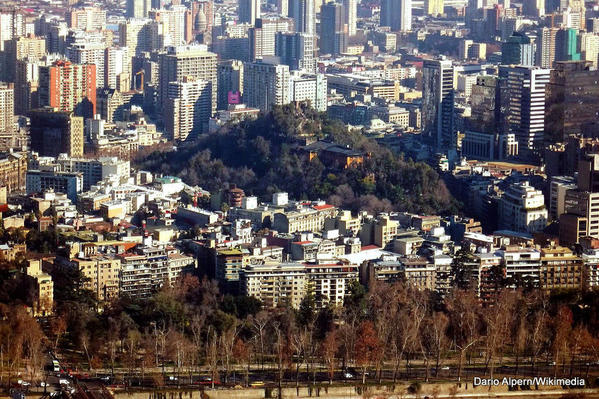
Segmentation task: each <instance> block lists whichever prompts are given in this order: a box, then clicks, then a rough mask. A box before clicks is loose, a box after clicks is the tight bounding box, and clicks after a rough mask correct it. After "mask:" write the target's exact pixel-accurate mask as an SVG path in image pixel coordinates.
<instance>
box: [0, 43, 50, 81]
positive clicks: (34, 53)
mask: <svg viewBox="0 0 599 399" xmlns="http://www.w3.org/2000/svg"><path fill="white" fill-rule="evenodd" d="M4 45H5V57H6V81H7V82H14V81H15V68H16V64H17V61H19V60H25V59H27V60H29V61H32V62H33V61H36V60H39V59H41V58H42V57H44V56H45V55H46V41H45V40H44V39H43V38H41V37H35V36H21V37H16V38H14V39H12V40H10V41H8V42H6V43H5V44H4Z"/></svg>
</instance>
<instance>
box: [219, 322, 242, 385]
mask: <svg viewBox="0 0 599 399" xmlns="http://www.w3.org/2000/svg"><path fill="white" fill-rule="evenodd" d="M238 327H239V324H238V321H237V319H235V320H234V321H233V324H232V325H231V326H229V328H227V329H226V330H225V331H223V333H222V334H221V336H220V346H221V348H222V358H223V364H224V366H225V383H227V382H229V371H230V369H231V361H232V360H233V349H234V347H235V342H236V341H237V335H238V334H239V328H238Z"/></svg>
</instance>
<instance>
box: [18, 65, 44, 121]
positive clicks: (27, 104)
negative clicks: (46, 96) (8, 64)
mask: <svg viewBox="0 0 599 399" xmlns="http://www.w3.org/2000/svg"><path fill="white" fill-rule="evenodd" d="M41 65H43V63H42V62H41V61H34V62H29V61H28V60H20V61H17V62H16V65H15V69H16V70H15V114H17V115H26V114H27V112H29V110H30V109H31V108H37V107H38V104H39V103H38V96H37V89H38V87H39V68H40V66H41Z"/></svg>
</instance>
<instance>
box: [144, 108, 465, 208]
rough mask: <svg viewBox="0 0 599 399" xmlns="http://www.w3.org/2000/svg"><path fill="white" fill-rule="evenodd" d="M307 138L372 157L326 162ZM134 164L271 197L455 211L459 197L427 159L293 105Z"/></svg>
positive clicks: (214, 187)
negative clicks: (346, 163)
mask: <svg viewBox="0 0 599 399" xmlns="http://www.w3.org/2000/svg"><path fill="white" fill-rule="evenodd" d="M306 137H316V138H318V139H322V140H327V141H332V142H335V143H339V144H341V145H343V146H349V148H351V149H353V150H357V151H361V152H363V153H365V154H369V155H370V156H367V157H365V159H364V163H363V164H362V165H360V166H356V167H350V168H346V169H341V168H334V167H327V166H325V164H323V163H322V162H321V161H320V160H319V159H318V158H315V159H312V160H311V161H310V160H309V159H308V157H307V156H302V154H301V153H300V151H298V147H300V146H301V141H302V139H303V138H306ZM140 158H141V157H140ZM135 163H136V166H137V167H138V168H140V169H143V170H149V171H152V172H160V173H164V174H168V175H174V176H179V177H181V178H182V179H183V180H184V181H185V182H187V183H188V184H190V185H199V186H201V187H202V188H204V189H206V190H209V191H216V190H219V189H222V188H223V187H224V186H225V185H226V184H236V185H237V186H238V187H241V188H243V189H244V190H245V192H246V195H256V196H258V197H259V198H261V199H263V200H269V199H270V195H271V194H272V193H273V192H277V191H287V192H288V193H289V196H290V198H295V199H312V200H314V199H326V200H328V201H329V202H330V203H332V204H334V205H338V206H343V207H346V208H348V209H352V210H360V209H362V210H369V211H372V212H379V211H389V210H401V211H409V212H419V213H426V214H448V213H452V212H456V211H457V202H456V201H455V199H454V198H453V197H452V196H451V194H450V193H449V191H448V190H447V188H446V187H445V184H444V183H443V181H442V180H441V179H440V178H439V175H438V174H437V173H436V172H435V171H434V170H433V169H432V168H430V167H429V166H428V165H426V164H424V163H418V162H412V160H404V159H403V158H402V157H398V156H396V155H394V154H393V153H392V152H391V151H389V150H388V149H386V148H384V147H382V146H380V145H378V144H377V143H376V142H374V141H372V140H369V139H367V138H365V137H363V136H362V135H361V134H360V133H358V132H347V129H346V128H345V126H344V125H343V124H342V123H340V122H338V121H335V120H331V119H329V118H328V117H327V116H326V115H325V114H319V113H317V112H316V111H314V110H313V109H311V108H296V107H294V106H291V105H288V106H283V107H277V108H275V109H274V110H273V111H272V112H270V113H268V114H264V115H261V116H260V117H259V118H257V119H256V120H248V121H244V122H242V123H240V124H238V125H235V126H226V127H224V128H223V129H221V131H220V132H218V133H214V134H210V135H206V136H204V137H201V138H200V139H199V140H197V141H195V142H193V143H191V144H187V145H184V146H182V147H180V148H179V149H178V151H171V152H154V153H151V154H150V155H149V156H145V157H143V159H137V160H136V161H135Z"/></svg>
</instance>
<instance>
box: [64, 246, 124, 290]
mask: <svg viewBox="0 0 599 399" xmlns="http://www.w3.org/2000/svg"><path fill="white" fill-rule="evenodd" d="M71 265H72V266H73V267H76V268H78V269H79V271H80V272H81V274H82V275H83V276H84V277H86V278H87V279H89V280H88V281H87V282H85V284H84V288H85V289H88V290H90V291H93V292H94V293H95V294H96V298H97V299H98V300H99V301H104V300H107V299H111V298H115V297H117V296H118V294H119V284H120V276H119V275H120V271H121V261H120V259H118V258H112V257H107V256H94V257H90V258H83V259H80V258H75V259H73V260H71Z"/></svg>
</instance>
